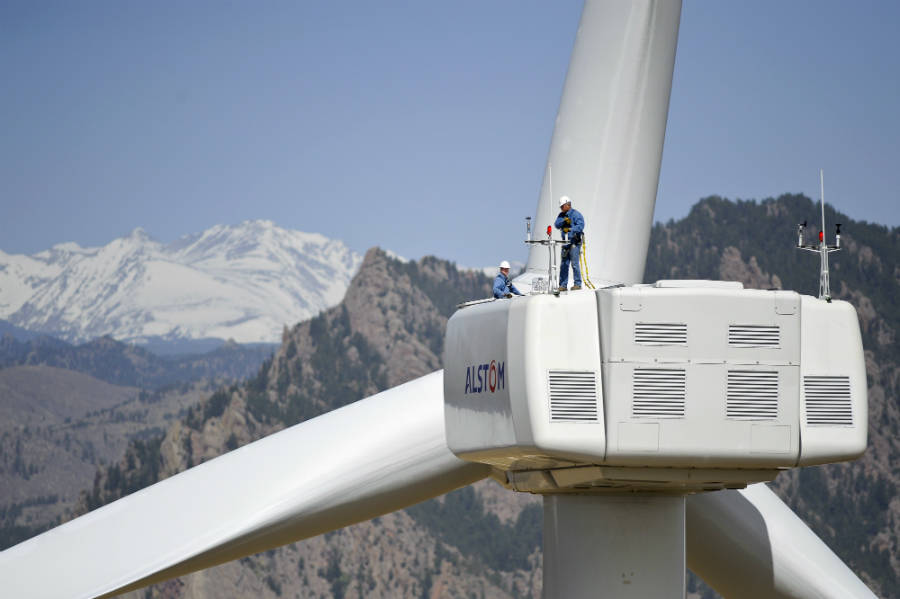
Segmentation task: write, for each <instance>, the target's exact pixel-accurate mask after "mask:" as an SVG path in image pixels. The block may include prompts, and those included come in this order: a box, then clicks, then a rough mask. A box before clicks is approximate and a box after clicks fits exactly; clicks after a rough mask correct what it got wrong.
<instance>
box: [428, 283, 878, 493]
mask: <svg viewBox="0 0 900 599" xmlns="http://www.w3.org/2000/svg"><path fill="white" fill-rule="evenodd" d="M445 364H446V369H445V375H444V402H445V404H444V406H445V410H444V413H445V421H446V422H445V426H446V431H447V440H448V445H449V447H450V449H451V451H453V452H454V453H455V454H456V455H457V456H459V457H460V458H463V459H465V460H469V461H474V462H481V463H485V464H489V465H490V466H492V467H493V468H494V469H495V476H496V477H497V478H498V479H499V480H500V481H501V482H503V483H505V484H507V485H508V486H510V487H512V488H515V489H516V490H522V491H531V492H553V493H557V492H560V491H566V490H574V491H579V492H584V490H586V489H590V490H593V491H598V492H604V491H621V490H629V491H633V490H661V491H669V492H695V491H704V490H718V489H722V488H742V487H744V486H746V485H747V484H748V483H752V482H759V481H764V480H771V479H773V478H774V477H775V476H776V475H777V474H778V472H779V471H780V470H782V469H785V468H791V467H794V466H798V465H811V464H822V463H829V462H837V461H843V460H851V459H855V458H856V457H858V456H859V455H860V454H862V452H863V451H864V450H865V447H866V434H867V404H866V375H865V362H864V358H863V350H862V341H861V336H860V332H859V324H858V321H857V317H856V312H855V311H854V309H853V308H852V306H850V305H849V304H847V303H846V302H839V301H835V302H831V303H828V302H825V301H821V300H817V299H815V298H812V297H809V296H801V295H799V294H797V293H795V292H791V291H762V290H751V289H744V288H743V286H742V285H741V284H740V283H728V282H714V281H660V282H658V283H656V284H655V285H652V286H650V285H637V286H631V287H615V288H606V289H601V290H597V291H596V292H590V291H582V292H577V293H570V294H568V295H564V296H563V297H553V296H550V295H532V296H528V297H524V298H516V299H515V300H511V301H495V302H489V303H481V304H478V305H473V306H469V307H465V308H463V309H461V310H459V311H458V312H457V313H456V314H454V315H453V317H452V318H451V319H450V321H449V323H448V327H447V341H446V352H445Z"/></svg>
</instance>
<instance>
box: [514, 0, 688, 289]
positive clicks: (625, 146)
mask: <svg viewBox="0 0 900 599" xmlns="http://www.w3.org/2000/svg"><path fill="white" fill-rule="evenodd" d="M680 18H681V2H680V1H676V0H635V1H633V2H624V1H620V0H617V1H609V0H603V1H597V0H589V1H588V2H586V3H585V6H584V11H583V12H582V15H581V22H580V23H579V27H578V33H577V35H576V37H575V47H574V49H573V50H572V58H571V60H570V62H569V71H568V73H567V74H566V83H565V86H564V87H563V94H562V99H561V100H560V106H559V113H558V114H557V116H556V126H555V128H554V130H553V139H552V141H551V142H550V154H549V157H548V159H547V169H546V170H545V172H544V183H543V186H542V187H541V195H540V198H539V200H538V208H537V214H536V216H535V221H534V223H535V232H536V234H535V237H536V238H538V237H542V236H543V235H544V230H545V228H546V227H547V225H551V224H553V221H554V220H555V219H556V215H557V214H558V213H559V210H558V208H559V198H560V196H563V195H566V196H569V197H570V198H572V205H573V207H574V208H576V209H577V210H579V211H580V212H581V213H582V214H584V219H585V237H586V240H587V266H588V272H589V273H590V276H591V278H592V279H593V280H594V282H595V283H597V282H598V281H599V280H605V281H613V282H617V283H640V282H641V278H642V276H643V272H644V261H645V260H646V257H647V243H648V240H649V238H650V226H651V224H652V222H651V221H652V219H653V207H654V204H655V203H656V189H657V185H658V183H659V167H660V161H661V160H662V149H663V141H664V138H665V132H666V118H667V116H668V111H669V94H670V92H671V89H672V70H673V69H674V67H675V46H676V42H677V40H678V24H679V20H680ZM551 188H552V189H551ZM555 236H556V237H558V236H559V235H558V233H556V234H555ZM548 260H549V255H548V250H547V248H546V247H544V246H537V245H534V246H531V251H530V253H529V256H528V273H529V274H530V275H541V274H543V275H545V276H546V273H547V266H548Z"/></svg>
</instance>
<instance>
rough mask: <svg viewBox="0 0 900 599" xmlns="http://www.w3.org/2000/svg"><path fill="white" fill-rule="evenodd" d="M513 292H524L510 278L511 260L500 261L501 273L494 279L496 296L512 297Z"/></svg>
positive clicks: (498, 297)
mask: <svg viewBox="0 0 900 599" xmlns="http://www.w3.org/2000/svg"><path fill="white" fill-rule="evenodd" d="M513 294H516V295H522V293H521V292H520V291H519V290H518V289H516V286H515V285H513V284H512V281H510V280H509V262H507V261H506V260H504V261H503V262H501V263H500V273H499V274H498V275H497V278H496V279H494V297H495V298H497V299H500V298H503V297H512V296H513Z"/></svg>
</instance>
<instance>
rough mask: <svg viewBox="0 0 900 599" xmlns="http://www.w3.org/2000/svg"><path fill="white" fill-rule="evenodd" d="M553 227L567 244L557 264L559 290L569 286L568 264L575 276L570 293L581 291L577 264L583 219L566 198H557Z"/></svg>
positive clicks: (582, 231)
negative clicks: (556, 211) (557, 209)
mask: <svg viewBox="0 0 900 599" xmlns="http://www.w3.org/2000/svg"><path fill="white" fill-rule="evenodd" d="M553 224H554V226H555V227H556V228H557V229H559V230H561V231H562V238H563V240H567V241H568V242H569V243H567V244H566V245H564V246H563V248H562V260H560V263H559V289H560V291H565V290H566V286H568V284H569V264H570V263H571V264H572V273H573V274H574V275H575V276H574V278H575V285H574V286H572V291H577V290H579V289H581V266H580V264H579V262H578V259H579V257H580V256H581V237H582V235H584V217H583V216H582V215H581V213H580V212H578V211H577V210H575V209H574V208H572V200H570V199H569V197H568V196H563V197H561V198H559V216H557V217H556V222H555V223H553Z"/></svg>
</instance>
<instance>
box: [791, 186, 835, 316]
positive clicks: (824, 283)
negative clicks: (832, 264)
mask: <svg viewBox="0 0 900 599" xmlns="http://www.w3.org/2000/svg"><path fill="white" fill-rule="evenodd" d="M819 185H820V193H821V196H820V197H821V206H822V228H821V229H820V230H819V243H817V244H813V243H803V230H804V229H805V228H806V221H803V222H802V223H800V224H798V225H797V248H798V249H801V250H807V251H811V252H818V254H819V257H820V259H819V264H820V266H819V299H823V300H825V301H826V302H830V301H831V280H830V278H829V275H828V254H830V253H831V252H836V251H838V250H839V249H841V223H837V224H836V225H835V233H834V237H835V244H834V245H828V244H827V243H826V241H825V171H824V170H822V169H819Z"/></svg>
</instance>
